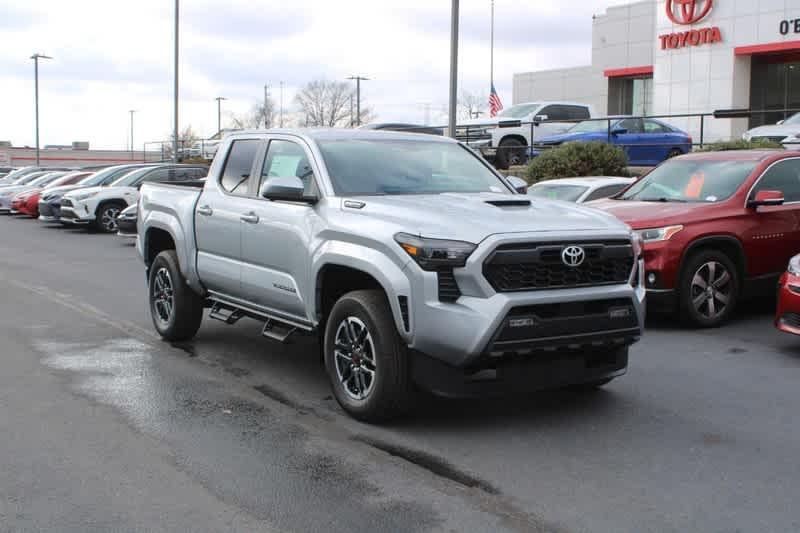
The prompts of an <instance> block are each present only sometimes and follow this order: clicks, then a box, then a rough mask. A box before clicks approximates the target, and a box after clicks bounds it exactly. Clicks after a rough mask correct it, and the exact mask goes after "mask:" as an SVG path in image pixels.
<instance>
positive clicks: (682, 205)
mask: <svg viewBox="0 0 800 533" xmlns="http://www.w3.org/2000/svg"><path fill="white" fill-rule="evenodd" d="M589 205H591V206H593V207H598V208H600V209H604V210H606V211H608V212H610V213H613V214H614V215H616V216H617V217H619V218H620V219H622V220H623V221H625V222H626V223H628V224H629V225H630V226H631V227H632V228H633V229H634V230H636V231H637V232H638V233H639V234H640V235H641V236H642V239H643V240H644V257H645V281H646V286H647V299H648V308H650V309H652V310H655V311H659V310H661V311H664V310H670V311H677V313H678V314H679V315H680V316H681V317H682V318H684V319H685V320H687V321H688V322H690V323H691V324H693V325H696V326H702V327H711V326H718V325H720V324H722V323H723V322H724V321H725V320H727V319H728V318H729V317H730V315H731V313H732V312H733V310H734V309H735V307H736V304H737V302H738V301H739V299H740V298H741V297H742V296H745V295H748V294H759V293H761V294H763V293H764V292H763V291H765V290H766V291H769V293H771V292H772V291H773V290H774V287H775V281H776V280H777V279H778V277H779V276H780V275H781V273H782V272H783V271H784V269H785V267H786V263H787V261H789V258H791V257H792V256H794V255H795V254H797V253H798V252H799V251H800V152H790V151H766V150H765V151H730V152H707V153H694V154H689V155H684V156H680V157H676V158H674V159H671V160H669V161H666V162H665V163H663V164H661V165H660V166H658V167H656V168H655V169H653V170H652V171H651V172H650V173H648V174H647V175H645V176H643V177H642V178H641V179H640V180H638V181H637V182H636V183H634V184H633V185H631V186H630V187H629V188H628V189H626V190H625V191H623V192H622V193H620V194H619V195H617V196H615V197H614V198H612V199H609V200H600V201H598V202H593V203H591V204H589Z"/></svg>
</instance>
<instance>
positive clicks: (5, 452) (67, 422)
mask: <svg viewBox="0 0 800 533" xmlns="http://www.w3.org/2000/svg"><path fill="white" fill-rule="evenodd" d="M0 246H1V247H2V250H3V253H2V256H0V338H1V339H2V340H3V342H2V357H3V361H4V368H3V371H2V372H1V373H0V435H7V436H8V437H7V438H2V439H0V479H2V480H3V481H2V483H0V530H4V528H8V529H10V530H19V529H58V530H74V531H85V530H87V529H90V528H96V529H98V530H104V529H115V528H118V529H126V530H128V529H150V530H189V529H191V530H195V531H202V530H206V531H225V530H237V531H256V530H266V531H270V530H282V531H318V530H324V531H502V530H513V531H553V530H563V531H690V530H694V531H794V530H800V510H797V509H795V508H794V501H795V500H796V497H795V494H796V493H798V489H799V488H800V476H799V475H798V474H800V466H798V461H797V460H796V457H795V456H796V450H797V449H798V444H800V431H799V430H798V429H797V428H796V426H795V424H794V423H793V422H794V420H795V419H796V416H795V410H796V405H797V404H798V399H800V388H798V387H797V383H798V380H800V338H797V339H795V338H793V337H790V336H785V335H782V334H779V333H777V332H775V331H774V330H773V329H772V327H771V323H770V322H771V318H770V315H769V312H770V305H771V304H770V303H769V302H767V303H763V304H759V305H757V306H753V305H749V306H748V309H747V310H746V311H745V312H743V313H741V314H740V316H738V317H737V319H736V320H735V321H734V323H733V324H731V325H730V326H727V327H725V328H723V329H720V330H715V331H691V332H687V331H682V330H680V329H678V328H675V327H674V326H671V325H670V324H669V323H668V322H665V321H663V320H661V321H654V322H653V323H651V324H650V327H649V329H648V332H647V335H646V337H645V339H644V340H643V341H642V342H641V343H640V344H639V345H637V346H636V347H635V348H634V350H633V351H632V354H631V369H630V372H629V374H628V375H626V376H624V377H623V378H621V379H620V380H617V381H615V382H614V383H613V384H611V385H610V386H608V388H607V389H606V390H605V391H602V392H598V393H595V394H575V393H567V392H550V393H541V394H534V395H530V396H528V397H523V398H511V399H499V400H473V401H466V402H465V401H444V400H437V399H430V398H425V399H423V400H422V401H421V402H420V403H421V405H420V406H419V408H418V409H417V412H416V413H415V414H414V415H413V416H412V417H410V418H408V419H406V420H403V421H400V422H397V423H395V424H392V425H389V426H382V427H376V426H368V425H364V424H360V423H358V422H355V421H353V420H351V419H349V418H347V417H346V416H345V415H344V414H343V413H342V412H341V410H340V409H339V408H338V406H337V405H336V403H335V401H334V400H333V399H332V398H331V396H330V391H329V389H328V386H327V382H326V378H325V375H324V371H323V368H322V367H321V365H320V363H319V356H318V354H317V353H316V342H315V340H314V339H313V338H298V339H296V340H295V342H294V343H293V344H291V345H280V344H276V343H274V342H273V341H269V340H266V339H263V338H261V337H260V335H259V333H260V325H259V324H257V323H255V322H249V321H242V322H240V323H239V324H237V325H235V326H225V325H223V324H221V323H217V322H213V321H205V322H204V324H203V327H202V328H201V330H200V333H199V334H198V336H197V337H196V339H195V340H194V341H192V342H190V343H184V344H180V345H170V344H167V343H164V342H162V341H160V340H159V339H157V338H156V336H155V335H154V334H153V330H152V326H151V324H150V319H149V316H148V313H147V306H146V300H145V298H146V292H145V290H144V275H143V269H142V267H141V265H140V263H139V262H138V260H137V257H136V253H135V250H134V249H133V248H132V247H131V246H130V245H129V244H126V243H124V242H123V241H120V240H118V239H117V238H115V237H114V236H107V235H94V234H87V233H86V232H85V231H83V230H69V229H63V228H52V227H46V226H44V225H42V224H39V223H38V222H35V221H32V220H23V219H17V218H9V217H4V218H0Z"/></svg>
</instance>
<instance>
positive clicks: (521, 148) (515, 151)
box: [495, 139, 528, 170]
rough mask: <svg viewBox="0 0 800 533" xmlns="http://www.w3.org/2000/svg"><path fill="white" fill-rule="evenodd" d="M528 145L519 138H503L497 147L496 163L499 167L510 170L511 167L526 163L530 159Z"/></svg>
mask: <svg viewBox="0 0 800 533" xmlns="http://www.w3.org/2000/svg"><path fill="white" fill-rule="evenodd" d="M527 150H528V149H527V147H526V146H525V143H523V142H522V141H520V140H519V139H503V140H502V141H500V145H499V146H498V147H497V154H496V155H495V163H496V166H497V168H498V169H500V170H508V168H509V167H512V166H517V165H524V164H525V162H526V161H527V160H528V156H527V153H526V152H527Z"/></svg>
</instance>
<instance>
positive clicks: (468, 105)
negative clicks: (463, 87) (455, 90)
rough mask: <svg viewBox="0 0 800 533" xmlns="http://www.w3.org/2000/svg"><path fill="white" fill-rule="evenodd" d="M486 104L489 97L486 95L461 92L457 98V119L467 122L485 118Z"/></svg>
mask: <svg viewBox="0 0 800 533" xmlns="http://www.w3.org/2000/svg"><path fill="white" fill-rule="evenodd" d="M488 104H489V97H488V96H487V95H486V94H482V93H481V94H477V93H473V92H471V91H461V96H460V97H459V98H458V103H457V106H458V107H457V109H458V119H459V120H469V119H471V118H481V117H483V116H486V108H487V107H488Z"/></svg>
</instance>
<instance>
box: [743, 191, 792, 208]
mask: <svg viewBox="0 0 800 533" xmlns="http://www.w3.org/2000/svg"><path fill="white" fill-rule="evenodd" d="M785 201H786V200H785V199H784V197H783V193H782V192H781V191H758V192H757V193H756V195H755V197H754V198H753V199H751V200H750V201H748V202H747V207H750V208H756V207H766V206H776V205H783V203H784V202H785Z"/></svg>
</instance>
